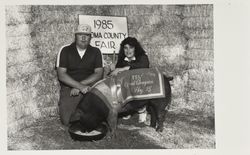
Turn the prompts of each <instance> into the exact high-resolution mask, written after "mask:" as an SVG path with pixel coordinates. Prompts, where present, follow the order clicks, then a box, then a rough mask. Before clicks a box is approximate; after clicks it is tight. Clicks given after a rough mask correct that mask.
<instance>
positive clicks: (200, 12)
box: [183, 4, 213, 17]
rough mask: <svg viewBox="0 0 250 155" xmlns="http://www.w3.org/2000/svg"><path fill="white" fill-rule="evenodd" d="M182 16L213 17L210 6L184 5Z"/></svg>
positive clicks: (211, 6)
mask: <svg viewBox="0 0 250 155" xmlns="http://www.w3.org/2000/svg"><path fill="white" fill-rule="evenodd" d="M183 16H185V17H206V16H211V17H212V16H213V5H212V4H199V5H185V6H184V7H183Z"/></svg>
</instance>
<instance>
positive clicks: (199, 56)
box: [185, 49, 214, 62]
mask: <svg viewBox="0 0 250 155" xmlns="http://www.w3.org/2000/svg"><path fill="white" fill-rule="evenodd" d="M185 57H186V58H187V59H192V60H201V61H211V62H213V59H214V51H213V50H200V49H191V50H187V51H186V55H185Z"/></svg>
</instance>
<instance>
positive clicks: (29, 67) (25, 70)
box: [7, 61, 45, 79]
mask: <svg viewBox="0 0 250 155" xmlns="http://www.w3.org/2000/svg"><path fill="white" fill-rule="evenodd" d="M41 65H44V64H39V62H37V61H34V62H32V61H31V62H25V63H23V64H22V65H14V66H10V67H7V78H12V79H16V78H20V77H22V76H23V75H28V74H32V73H34V72H38V71H40V70H41V69H42V68H41V67H40V66H41ZM44 66H45V65H44Z"/></svg>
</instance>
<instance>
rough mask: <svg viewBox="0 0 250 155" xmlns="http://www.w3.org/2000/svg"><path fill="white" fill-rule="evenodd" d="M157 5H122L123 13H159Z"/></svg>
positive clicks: (127, 14)
mask: <svg viewBox="0 0 250 155" xmlns="http://www.w3.org/2000/svg"><path fill="white" fill-rule="evenodd" d="M160 8H161V6H159V5H127V6H125V7H124V15H125V16H129V15H147V14H160Z"/></svg>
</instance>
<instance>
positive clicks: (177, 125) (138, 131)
mask: <svg viewBox="0 0 250 155" xmlns="http://www.w3.org/2000/svg"><path fill="white" fill-rule="evenodd" d="M137 120H138V116H137V115H134V116H133V117H131V119H129V120H122V119H119V126H118V130H117V135H118V136H117V137H116V138H115V139H112V140H108V139H107V138H105V137H104V138H103V139H101V140H99V141H92V142H79V141H74V140H72V139H71V137H70V135H69V133H68V131H67V130H65V129H64V127H63V126H62V125H61V123H60V120H59V119H58V117H51V118H48V119H46V120H40V121H37V122H36V123H34V124H33V125H32V126H30V127H28V128H25V129H23V130H22V131H20V132H18V133H17V134H15V136H9V137H8V150H60V149H67V150H68V149H184V148H185V149H193V148H198V149H213V148H215V128H214V119H213V118H211V117H205V116H202V115H201V114H199V113H197V112H194V111H190V110H185V109H184V110H180V111H171V112H169V114H168V115H167V118H166V122H165V123H164V130H163V132H162V133H158V132H156V131H155V129H153V128H151V127H149V126H148V125H147V123H148V122H147V123H146V124H139V123H137Z"/></svg>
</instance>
